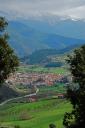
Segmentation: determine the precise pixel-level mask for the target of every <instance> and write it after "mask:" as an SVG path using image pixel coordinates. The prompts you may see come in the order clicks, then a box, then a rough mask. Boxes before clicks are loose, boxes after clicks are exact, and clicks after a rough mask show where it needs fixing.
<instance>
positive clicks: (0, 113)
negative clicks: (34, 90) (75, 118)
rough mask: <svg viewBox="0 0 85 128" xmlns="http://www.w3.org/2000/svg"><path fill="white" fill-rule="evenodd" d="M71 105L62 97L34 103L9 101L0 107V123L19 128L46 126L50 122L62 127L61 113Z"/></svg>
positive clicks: (41, 127)
mask: <svg viewBox="0 0 85 128" xmlns="http://www.w3.org/2000/svg"><path fill="white" fill-rule="evenodd" d="M68 111H71V105H70V104H69V103H68V102H67V101H65V100H62V99H51V100H43V101H38V102H34V103H11V104H7V105H5V106H2V107H0V124H1V125H5V126H15V125H18V126H20V127H21V128H48V126H49V124H50V123H54V124H56V126H57V127H58V128H62V127H63V125H62V121H63V115H64V113H65V112H68Z"/></svg>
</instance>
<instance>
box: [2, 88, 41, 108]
mask: <svg viewBox="0 0 85 128" xmlns="http://www.w3.org/2000/svg"><path fill="white" fill-rule="evenodd" d="M38 92H39V89H38V88H36V92H35V93H32V94H28V95H25V96H20V97H16V98H11V99H8V100H5V101H4V102H2V103H1V104H0V106H3V105H5V104H7V103H8V102H10V101H13V100H18V99H21V98H26V97H31V96H36V95H37V93H38Z"/></svg>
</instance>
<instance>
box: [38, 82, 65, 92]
mask: <svg viewBox="0 0 85 128" xmlns="http://www.w3.org/2000/svg"><path fill="white" fill-rule="evenodd" d="M64 85H65V84H64V83H57V84H56V85H54V86H41V87H39V93H48V92H55V93H56V94H58V93H66V88H65V87H64Z"/></svg>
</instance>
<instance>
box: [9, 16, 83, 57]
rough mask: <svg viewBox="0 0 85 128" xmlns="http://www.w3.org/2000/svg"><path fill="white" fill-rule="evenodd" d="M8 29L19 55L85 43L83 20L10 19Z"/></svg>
mask: <svg viewBox="0 0 85 128" xmlns="http://www.w3.org/2000/svg"><path fill="white" fill-rule="evenodd" d="M7 31H8V33H9V35H10V39H9V43H10V45H11V46H12V48H14V50H15V52H16V53H17V54H18V56H19V57H24V56H27V55H29V54H31V53H32V52H34V51H36V50H40V49H56V50H61V49H63V48H66V47H70V46H73V45H82V44H84V43H85V36H84V35H85V22H84V21H82V20H78V21H74V20H71V19H66V20H56V21H55V22H53V21H49V20H46V21H45V20H32V19H31V20H30V19H28V20H21V19H18V20H10V21H9V25H8V28H7Z"/></svg>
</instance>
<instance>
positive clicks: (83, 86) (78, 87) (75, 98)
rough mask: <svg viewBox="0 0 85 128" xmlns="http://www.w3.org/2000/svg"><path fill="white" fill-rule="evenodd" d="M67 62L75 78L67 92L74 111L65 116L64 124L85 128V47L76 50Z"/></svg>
mask: <svg viewBox="0 0 85 128" xmlns="http://www.w3.org/2000/svg"><path fill="white" fill-rule="evenodd" d="M67 62H68V63H69V65H70V71H71V74H72V76H73V77H72V78H73V84H72V85H70V86H69V87H68V90H67V99H69V100H70V102H71V104H72V106H73V110H72V112H71V113H66V114H65V115H64V121H63V124H64V126H65V127H66V128H85V45H84V46H82V47H81V48H79V49H77V50H75V51H74V54H73V55H72V56H69V59H68V60H67Z"/></svg>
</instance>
